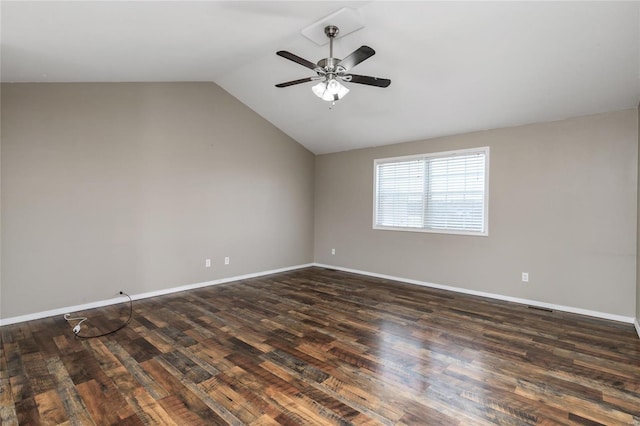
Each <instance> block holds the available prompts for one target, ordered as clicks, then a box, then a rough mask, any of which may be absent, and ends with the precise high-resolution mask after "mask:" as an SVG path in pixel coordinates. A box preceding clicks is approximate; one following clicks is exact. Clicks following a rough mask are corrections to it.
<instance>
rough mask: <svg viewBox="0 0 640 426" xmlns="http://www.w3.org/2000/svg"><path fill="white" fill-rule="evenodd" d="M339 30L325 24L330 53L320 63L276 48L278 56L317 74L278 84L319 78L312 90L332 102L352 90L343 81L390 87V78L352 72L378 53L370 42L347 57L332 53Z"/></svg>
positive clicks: (287, 84)
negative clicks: (336, 56) (341, 57)
mask: <svg viewBox="0 0 640 426" xmlns="http://www.w3.org/2000/svg"><path fill="white" fill-rule="evenodd" d="M338 31H339V30H338V27H336V26H335V25H328V26H326V27H325V28H324V33H325V35H326V36H327V37H329V57H328V58H324V59H320V60H319V61H318V63H317V64H314V63H313V62H311V61H308V60H306V59H304V58H301V57H299V56H297V55H294V54H293V53H291V52H287V51H285V50H280V51H278V52H276V54H277V55H278V56H282V57H283V58H285V59H289V60H290V61H293V62H296V63H298V64H300V65H302V66H304V67H307V68H309V69H312V70H313V71H315V72H316V74H317V75H316V76H313V77H307V78H301V79H299V80H293V81H287V82H285V83H280V84H276V87H289V86H293V85H295V84H300V83H307V82H309V81H319V83H318V84H316V85H315V86H313V87H312V88H311V89H312V90H313V93H314V94H315V95H316V96H317V97H319V98H321V99H322V100H324V101H333V102H335V101H338V100H340V99H342V98H343V97H344V96H345V95H346V94H347V93H349V89H348V88H347V87H346V86H344V85H343V84H341V83H340V81H345V82H349V83H358V84H366V85H369V86H377V87H388V86H389V85H390V84H391V80H389V79H387V78H378V77H370V76H368V75H358V74H352V73H351V72H350V70H351V68H353V67H355V66H356V65H358V64H359V63H360V62H362V61H364V60H366V59H369V58H370V57H372V56H373V55H375V53H376V52H375V50H373V49H372V48H370V47H369V46H360V47H359V48H358V49H356V50H355V51H353V52H352V53H351V54H349V55H348V56H347V57H346V58H344V59H338V58H334V57H333V39H334V38H335V37H336V36H337V35H338Z"/></svg>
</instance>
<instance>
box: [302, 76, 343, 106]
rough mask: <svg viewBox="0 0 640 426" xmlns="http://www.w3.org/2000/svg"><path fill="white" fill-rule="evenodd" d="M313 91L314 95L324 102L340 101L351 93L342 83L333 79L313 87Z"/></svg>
mask: <svg viewBox="0 0 640 426" xmlns="http://www.w3.org/2000/svg"><path fill="white" fill-rule="evenodd" d="M311 90H313V93H314V94H315V95H316V96H317V97H319V98H320V99H322V100H323V101H335V100H340V99H342V98H343V97H344V96H345V95H346V94H347V93H349V89H347V88H346V87H345V86H343V85H342V84H340V82H339V81H338V80H336V79H334V78H331V79H329V80H328V81H322V82H320V83H318V84H316V85H314V86H312V87H311ZM336 97H337V99H336Z"/></svg>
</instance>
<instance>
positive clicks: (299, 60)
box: [276, 50, 319, 71]
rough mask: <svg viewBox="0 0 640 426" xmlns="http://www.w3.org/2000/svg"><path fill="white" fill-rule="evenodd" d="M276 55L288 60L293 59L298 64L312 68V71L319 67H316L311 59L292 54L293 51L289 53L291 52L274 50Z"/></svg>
mask: <svg viewBox="0 0 640 426" xmlns="http://www.w3.org/2000/svg"><path fill="white" fill-rule="evenodd" d="M276 55H278V56H282V57H283V58H285V59H288V60H290V61H293V62H295V63H297V64H300V65H302V66H303V67H307V68H310V69H312V70H314V71H315V70H316V69H317V68H319V67H318V65H316V64H314V63H313V62H311V61H307V60H306V59H304V58H301V57H300V56H298V55H294V54H293V53H291V52H287V51H286V50H280V51H278V52H276Z"/></svg>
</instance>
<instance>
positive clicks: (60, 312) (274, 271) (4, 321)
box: [0, 263, 313, 326]
mask: <svg viewBox="0 0 640 426" xmlns="http://www.w3.org/2000/svg"><path fill="white" fill-rule="evenodd" d="M311 266H313V264H312V263H307V264H304V265H296V266H289V267H286V268H280V269H272V270H270V271H262V272H256V273H253V274H246V275H238V276H235V277H229V278H221V279H218V280H213V281H207V282H202V283H196V284H188V285H183V286H180V287H172V288H166V289H162V290H156V291H150V292H147V293H140V294H132V295H131V299H132V300H140V299H147V298H149V297H154V296H162V295H165V294H171V293H177V292H179V291H185V290H193V289H196V288H202V287H208V286H211V285H217V284H224V283H228V282H232V281H239V280H246V279H249V278H256V277H261V276H264V275H271V274H277V273H280V272H287V271H293V270H296V269H302V268H308V267H311ZM125 300H128V299H125ZM122 302H123V299H122V296H121V297H116V298H113V299H107V300H100V301H97V302H91V303H85V304H82V305H75V306H67V307H65V308H59V309H52V310H49V311H43V312H36V313H33V314H27V315H20V316H17V317H11V318H5V319H0V326H3V325H10V324H16V323H20V322H25V321H32V320H37V319H41V318H47V317H53V316H56V315H64V314H66V313H72V312H78V311H84V310H87V309H93V308H100V307H102V306H108V305H115V304H116V303H122Z"/></svg>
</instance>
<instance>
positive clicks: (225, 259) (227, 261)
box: [224, 256, 229, 265]
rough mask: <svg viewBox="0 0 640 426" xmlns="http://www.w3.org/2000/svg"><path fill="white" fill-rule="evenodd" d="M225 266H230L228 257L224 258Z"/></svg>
mask: <svg viewBox="0 0 640 426" xmlns="http://www.w3.org/2000/svg"><path fill="white" fill-rule="evenodd" d="M224 264H225V265H228V264H229V256H227V257H225V258H224Z"/></svg>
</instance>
